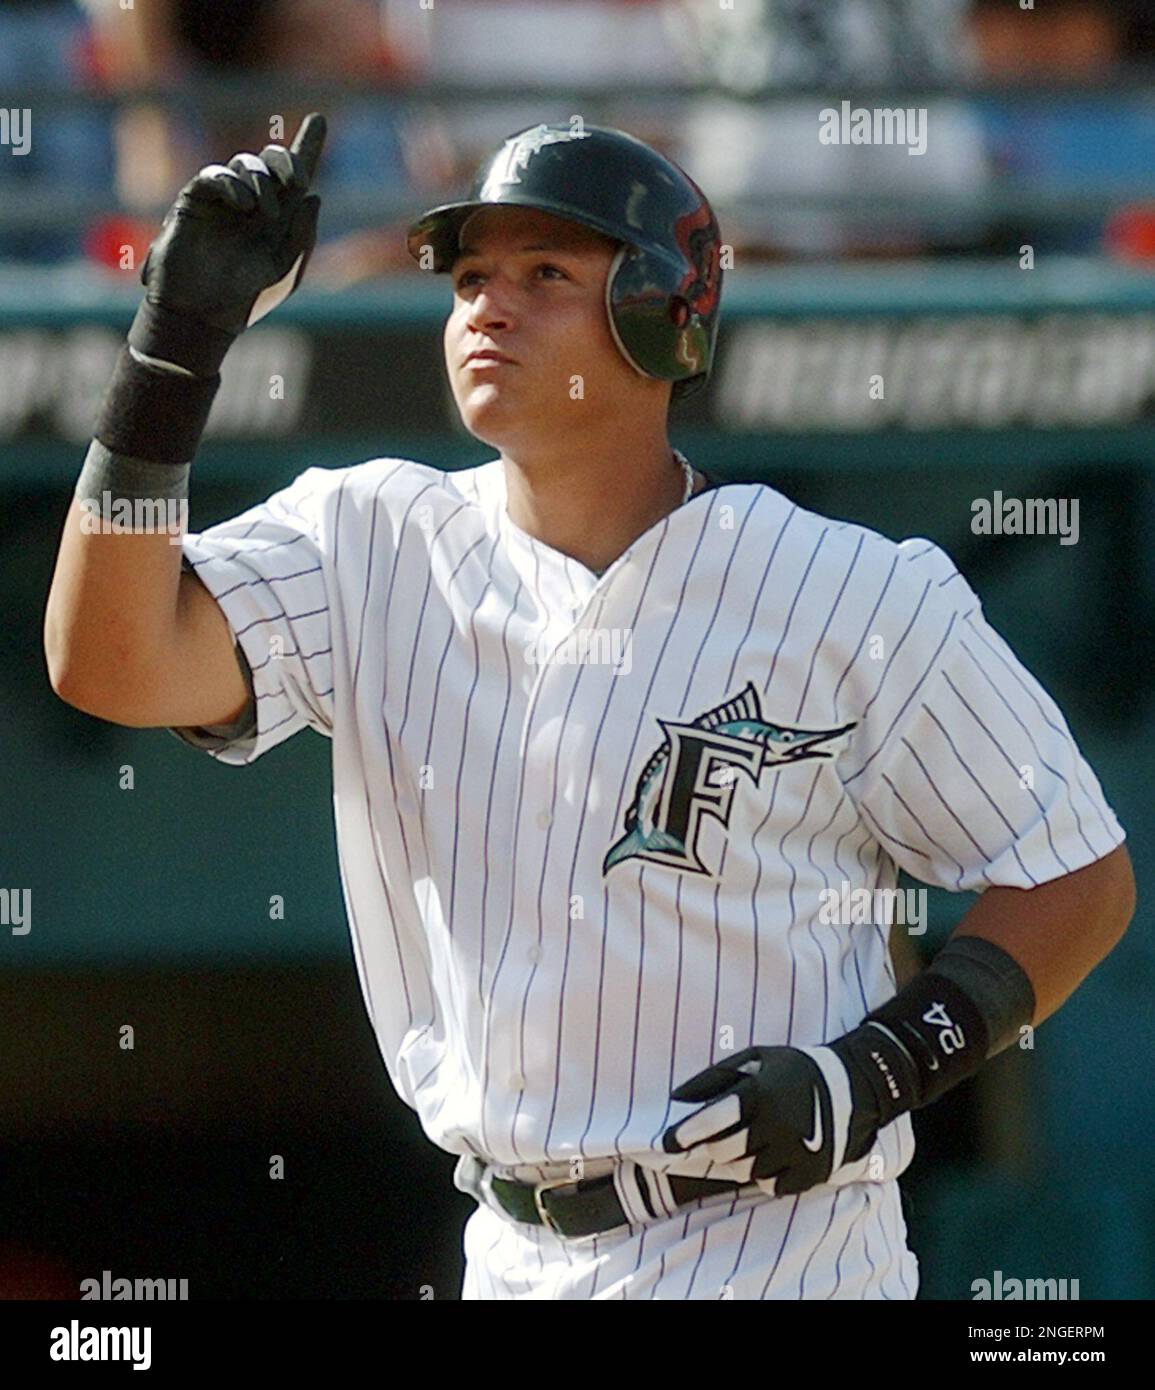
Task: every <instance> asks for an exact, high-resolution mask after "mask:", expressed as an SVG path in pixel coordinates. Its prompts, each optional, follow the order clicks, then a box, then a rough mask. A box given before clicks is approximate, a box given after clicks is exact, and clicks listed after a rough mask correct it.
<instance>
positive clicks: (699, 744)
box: [602, 682, 854, 874]
mask: <svg viewBox="0 0 1155 1390" xmlns="http://www.w3.org/2000/svg"><path fill="white" fill-rule="evenodd" d="M658 723H659V724H660V725H661V727H662V731H663V733H664V735H665V737H664V739H663V740H662V743H661V746H660V747H659V748H658V749H657V751H656V752H655V753H654V754H653V755H652V756H651V758H650V759H649V761H648V762H647V763H646V765H645V767H644V768H643V769H642V775H641V776H640V777H639V778H638V784H637V786H636V787H635V789H634V799H633V801H632V802H631V803H630V805H629V806H628V807H627V808H626V814H625V819H624V822H623V825H624V829H625V832H626V833H625V834H624V835H623V836H622V837H621V839H620V840H618V841H617V842H616V843H615V844H613V845H612V846H611V847H610V851H609V853H608V854H607V855H606V857H605V861H604V863H603V864H602V873H603V874H604V873H608V872H609V870H610V869H612V868H613V867H614V865H615V864H620V863H621V862H622V860H624V859H634V858H637V859H648V860H649V861H650V862H651V863H653V864H666V865H669V866H670V867H672V868H678V869H689V870H691V871H692V872H694V873H699V874H704V873H708V872H709V870H708V869H707V868H706V866H705V864H703V863H702V861H701V859H700V858H699V857H698V850H697V842H698V832H699V829H700V827H701V821H702V817H703V816H713V817H714V819H715V820H718V821H720V822H721V823H722V825H723V826H727V825H729V823H730V804H731V802H732V801H733V798H734V781H735V777H736V774H737V773H739V772H742V773H745V774H746V776H747V777H749V778H750V780H751V782H753V783H754V785H755V786H757V784H758V779H759V777H760V776H761V774H762V769H763V768H765V767H780V766H781V765H782V764H783V763H797V762H801V761H802V760H803V759H804V758H829V757H832V756H833V753H832V750H831V749H829V748H828V747H826V746H825V745H827V744H829V743H831V742H832V740H834V739H836V738H841V736H842V735H843V734H847V733H849V732H850V730H851V729H853V728H854V724H853V723H850V724H842V725H840V726H839V727H838V728H834V729H795V728H790V727H788V726H787V725H783V724H770V723H767V721H766V720H765V719H763V717H762V705H761V702H760V701H759V699H758V692H757V691H756V690H755V689H754V685H753V683H752V682H748V683H747V684H746V686H745V688H744V689H743V690H742V691H741V692H740V693H739V694H738V695H736V696H735V697H734V698H733V699H732V700H727V701H725V702H724V703H723V704H720V705H717V706H715V707H714V709H711V710H707V711H706V713H705V714H699V715H698V716H697V718H696V719H693V720H691V721H690V723H688V724H682V723H678V722H677V721H674V720H665V719H659V720H658Z"/></svg>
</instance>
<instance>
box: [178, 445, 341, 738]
mask: <svg viewBox="0 0 1155 1390" xmlns="http://www.w3.org/2000/svg"><path fill="white" fill-rule="evenodd" d="M334 482H335V471H334V470H329V469H324V468H309V469H306V470H305V472H303V473H301V474H300V475H299V476H298V477H297V478H296V479H295V480H294V481H293V482H292V483H290V484H289V486H288V487H285V488H283V489H281V490H280V491H279V492H275V493H274V494H273V495H272V496H271V497H270V498H269V499H268V500H267V501H265V502H262V503H259V504H258V505H257V506H254V507H250V508H249V510H248V511H245V512H242V513H241V514H240V515H239V516H236V517H234V518H232V519H231V520H229V521H223V522H220V523H218V524H217V525H215V526H211V527H209V528H208V529H207V530H205V531H201V532H198V533H190V534H189V535H186V536H185V537H184V538H183V541H182V545H183V548H184V555H183V559H182V565H183V567H184V568H185V569H191V570H193V571H194V572H195V573H196V574H197V575H198V577H199V578H200V579H201V581H202V582H203V583H204V585H205V586H206V588H207V589H208V590H209V592H210V593H211V594H212V595H213V597H214V598H215V599H216V601H217V603H218V604H219V605H220V608H221V611H222V612H223V613H224V616H225V619H226V621H227V622H228V625H229V630H230V632H231V633H232V636H233V640H234V643H235V644H236V646H237V648H238V653H237V654H238V658H239V660H240V665H241V669H242V672H243V674H244V676H245V681H246V684H247V685H248V688H249V701H248V704H247V706H246V708H245V710H244V711H243V712H242V714H241V715H240V717H239V718H238V719H237V721H236V722H235V723H234V724H232V725H212V726H200V727H194V728H173V729H171V730H170V732H171V733H173V734H175V735H176V736H177V737H178V738H179V739H181V740H182V741H183V742H185V743H187V744H190V745H191V746H192V747H194V748H200V749H203V750H204V751H205V752H207V753H209V754H210V755H211V756H212V757H215V758H217V759H218V760H219V761H221V762H224V763H231V764H236V765H243V764H246V763H250V762H253V761H255V760H256V759H257V758H259V757H260V756H261V754H262V753H266V752H268V750H269V749H270V748H275V747H276V745H277V744H278V743H283V742H284V741H285V739H287V738H289V737H291V736H292V735H293V734H295V733H296V732H297V731H298V730H300V729H303V728H306V727H308V728H312V729H315V730H317V732H318V733H321V734H324V735H326V736H327V737H331V736H332V730H333V664H332V639H331V627H330V609H329V596H328V593H327V588H326V579H325V566H324V545H325V539H324V537H325V533H324V526H323V511H322V509H323V506H324V503H325V500H326V498H327V497H328V496H329V494H330V492H331V489H332V487H333V486H334Z"/></svg>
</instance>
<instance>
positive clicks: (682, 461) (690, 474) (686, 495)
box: [674, 449, 694, 506]
mask: <svg viewBox="0 0 1155 1390" xmlns="http://www.w3.org/2000/svg"><path fill="white" fill-rule="evenodd" d="M674 458H675V460H676V461H677V462H678V464H679V465H680V466H681V469H682V476H683V477H684V478H685V480H686V487H685V490H684V491H683V493H682V500H681V502H680V503H679V504H678V505H679V506H685V504H686V503H687V502H688V501H689V500H690V498H691V496H692V495H693V492H694V470H693V469H692V468H691V467H690V465H689V463H688V462H687V461H686V456H685V454H683V453H682V451H681V450H680V449H675V450H674Z"/></svg>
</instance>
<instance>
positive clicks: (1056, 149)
mask: <svg viewBox="0 0 1155 1390" xmlns="http://www.w3.org/2000/svg"><path fill="white" fill-rule="evenodd" d="M1151 9H1152V6H1151V5H1150V4H1126V3H1124V4H1119V3H1111V2H1110V0H1048V4H1047V5H1046V7H1045V9H1043V8H1040V9H1036V10H1033V11H1032V10H1020V9H1018V8H1017V6H1014V5H1007V4H1005V3H1003V2H1002V0H973V3H972V6H971V16H970V35H971V45H972V52H973V61H974V67H975V72H976V74H977V75H978V76H980V77H983V78H987V79H990V80H995V81H1003V82H1021V83H1023V85H1024V87H1025V88H1026V89H1027V92H1026V94H1025V95H1026V96H1027V99H1026V100H1024V99H1022V98H1020V97H1017V96H1016V98H1014V99H1004V98H1000V97H996V96H991V97H984V98H981V99H980V100H978V101H977V102H976V111H977V113H978V116H979V119H980V120H981V122H982V128H983V136H984V141H985V143H986V145H987V149H988V151H989V154H990V158H991V162H992V165H993V167H994V169H995V171H996V172H997V174H998V175H1000V176H1001V177H1002V178H1004V179H1005V180H1006V181H1007V183H1008V186H1012V187H1014V188H1016V189H1017V190H1019V191H1020V192H1022V191H1028V192H1029V191H1030V190H1032V189H1034V190H1038V191H1040V192H1049V193H1052V194H1054V195H1056V196H1058V197H1060V198H1061V197H1062V196H1063V195H1064V193H1066V192H1067V190H1070V189H1076V190H1079V191H1083V192H1087V191H1090V192H1098V191H1103V192H1104V193H1107V194H1110V193H1111V191H1112V190H1116V191H1120V192H1125V191H1126V190H1127V189H1129V188H1131V187H1133V186H1135V185H1136V184H1145V183H1146V182H1147V181H1148V180H1149V179H1150V176H1151V169H1152V161H1151V151H1152V150H1155V101H1153V100H1152V98H1151V96H1150V95H1149V94H1147V93H1144V92H1138V93H1135V92H1128V91H1126V90H1120V91H1118V92H1112V91H1111V90H1110V87H1109V84H1110V82H1111V79H1112V78H1113V77H1114V76H1115V75H1116V74H1117V73H1118V72H1119V70H1120V69H1121V67H1122V65H1123V64H1124V63H1125V62H1127V61H1134V60H1136V59H1140V58H1142V57H1143V56H1144V40H1143V35H1144V33H1145V34H1146V35H1147V39H1148V41H1149V39H1150V37H1151V28H1150V25H1149V24H1147V25H1145V24H1144V18H1145V16H1146V17H1147V18H1149V16H1150V12H1151ZM1146 56H1147V58H1148V61H1149V60H1150V56H1151V54H1150V48H1149V47H1148V48H1147V51H1146ZM1049 80H1050V81H1073V82H1086V83H1088V84H1089V85H1092V86H1099V87H1100V90H1093V91H1091V92H1089V93H1088V95H1086V96H1080V95H1074V96H1071V95H1064V96H1061V97H1060V96H1050V95H1048V96H1046V97H1042V96H1040V97H1039V98H1038V99H1036V100H1030V99H1029V89H1030V87H1031V86H1032V85H1037V84H1039V83H1043V82H1047V81H1049ZM1144 222H1145V219H1144V218H1143V217H1142V216H1139V217H1136V216H1135V215H1133V214H1129V213H1128V212H1127V210H1126V209H1124V210H1123V212H1122V213H1117V214H1115V215H1114V216H1112V217H1111V218H1109V219H1108V227H1109V228H1110V229H1111V230H1110V231H1109V232H1108V235H1107V237H1106V244H1107V246H1108V249H1112V250H1118V251H1119V252H1120V254H1137V255H1139V256H1142V255H1143V254H1150V253H1149V252H1147V253H1144V251H1143V247H1144V245H1145V244H1146V241H1147V237H1146V235H1145V234H1144V232H1143V230H1142V229H1143V226H1144ZM1040 232H1041V229H1040V227H1039V225H1038V224H1037V222H1035V221H1034V220H1033V219H1031V218H1030V217H1027V216H1019V217H1012V218H1005V219H1003V220H1002V221H1001V222H1000V224H999V225H998V226H997V227H995V228H993V229H992V230H991V233H990V236H989V239H988V249H990V250H992V251H995V252H999V253H1003V254H1012V255H1016V254H1018V248H1019V246H1020V245H1022V244H1023V243H1024V242H1028V243H1030V244H1032V245H1035V246H1039V245H1043V246H1045V249H1047V250H1049V251H1052V252H1055V251H1059V252H1066V253H1069V254H1074V253H1082V254H1088V253H1093V252H1096V251H1099V250H1101V249H1102V248H1103V246H1104V232H1105V227H1104V218H1103V216H1102V215H1100V214H1096V213H1090V214H1088V215H1087V216H1086V217H1079V218H1076V219H1074V220H1071V221H1068V222H1065V223H1064V224H1063V226H1062V227H1061V228H1057V229H1054V230H1048V231H1047V232H1046V233H1045V234H1042V235H1041V234H1040Z"/></svg>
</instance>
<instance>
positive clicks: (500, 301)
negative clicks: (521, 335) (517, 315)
mask: <svg viewBox="0 0 1155 1390" xmlns="http://www.w3.org/2000/svg"><path fill="white" fill-rule="evenodd" d="M514 321H515V319H514V306H513V303H512V297H511V295H510V294H509V292H508V290H507V289H506V288H505V287H504V286H502V285H501V284H500V282H497V281H496V277H495V278H494V279H491V280H488V281H487V282H486V283H485V284H484V285H482V286H481V288H480V289H479V290H478V291H477V293H476V294H475V295H474V296H473V299H472V300H471V301H470V305H469V318H468V322H469V327H470V328H474V329H478V330H480V331H481V332H488V331H490V330H492V329H494V328H504V329H509V328H512V327H513V326H514Z"/></svg>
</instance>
